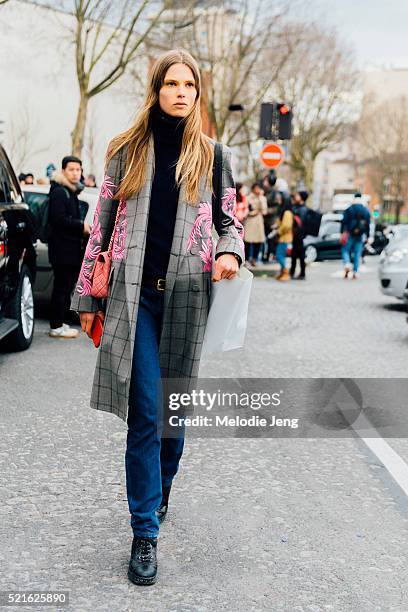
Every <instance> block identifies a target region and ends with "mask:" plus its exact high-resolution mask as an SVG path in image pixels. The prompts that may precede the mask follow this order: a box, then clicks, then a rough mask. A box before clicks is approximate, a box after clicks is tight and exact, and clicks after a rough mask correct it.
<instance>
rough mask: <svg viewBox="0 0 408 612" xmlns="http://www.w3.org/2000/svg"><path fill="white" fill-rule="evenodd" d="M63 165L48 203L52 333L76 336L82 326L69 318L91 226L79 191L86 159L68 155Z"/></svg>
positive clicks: (56, 176)
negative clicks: (83, 216) (74, 326)
mask: <svg viewBox="0 0 408 612" xmlns="http://www.w3.org/2000/svg"><path fill="white" fill-rule="evenodd" d="M61 165H62V170H61V173H54V174H53V176H52V181H51V187H50V197H49V203H48V219H47V224H48V236H47V238H48V258H49V260H50V264H51V266H52V269H53V272H54V285H53V290H52V296H51V305H50V311H51V312H50V331H49V336H50V337H51V338H76V337H77V336H78V335H79V332H78V330H76V329H72V328H71V327H70V326H69V325H68V324H67V323H66V322H65V321H66V320H67V318H68V314H69V310H70V303H71V294H72V292H73V290H74V287H75V284H76V281H77V279H78V274H79V270H80V268H81V263H82V258H83V248H82V240H83V237H84V236H89V234H90V231H91V228H90V226H89V225H88V223H85V222H84V221H82V219H81V217H80V208H79V200H78V193H80V192H81V191H82V189H83V185H82V184H81V183H80V178H81V174H82V162H81V160H80V159H79V158H78V157H75V156H73V155H68V156H66V157H64V158H63V160H62V164H61Z"/></svg>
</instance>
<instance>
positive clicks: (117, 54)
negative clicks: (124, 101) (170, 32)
mask: <svg viewBox="0 0 408 612" xmlns="http://www.w3.org/2000/svg"><path fill="white" fill-rule="evenodd" d="M73 1H74V17H75V33H74V36H75V58H76V73H77V78H78V85H79V94H80V99H79V106H78V112H77V118H76V122H75V127H74V129H73V131H72V135H71V136H72V151H73V153H74V154H75V155H81V152H82V147H83V141H84V134H85V126H86V117H87V110H88V103H89V100H90V99H91V98H93V97H94V96H96V95H98V94H100V93H101V92H102V91H105V90H106V89H108V88H109V87H111V86H112V85H113V84H114V83H116V82H117V81H118V80H119V79H120V78H121V77H122V76H123V74H124V73H125V71H126V69H127V67H128V66H129V65H130V64H131V63H132V62H133V61H134V60H135V58H136V57H137V55H138V53H140V49H141V46H142V45H143V42H144V40H145V39H146V37H147V36H149V34H151V33H152V32H153V30H154V28H155V27H156V26H157V24H158V23H159V20H160V17H161V14H162V12H163V11H164V10H165V9H166V0H162V1H157V2H152V1H149V0H73ZM152 8H154V9H155V10H154V14H152V13H151V10H152ZM147 9H148V10H149V11H150V14H146V10H147Z"/></svg>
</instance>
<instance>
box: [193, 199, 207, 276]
mask: <svg viewBox="0 0 408 612" xmlns="http://www.w3.org/2000/svg"><path fill="white" fill-rule="evenodd" d="M203 225H204V231H205V233H206V234H207V240H204V238H205V236H204V235H203ZM211 227H212V206H211V203H210V202H200V206H199V208H198V214H197V217H196V219H195V221H194V225H193V228H192V230H191V233H190V236H189V237H188V241H187V250H188V251H189V250H190V249H191V247H192V246H193V245H195V244H198V239H199V238H201V248H202V250H201V251H199V253H198V254H199V255H200V257H201V259H202V261H203V262H204V266H203V270H204V272H207V271H211V267H212V239H211Z"/></svg>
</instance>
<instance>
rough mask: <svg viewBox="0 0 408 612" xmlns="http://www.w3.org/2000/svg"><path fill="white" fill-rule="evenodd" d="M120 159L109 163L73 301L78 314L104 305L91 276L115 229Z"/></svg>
mask: <svg viewBox="0 0 408 612" xmlns="http://www.w3.org/2000/svg"><path fill="white" fill-rule="evenodd" d="M118 183H119V157H118V154H116V155H115V156H114V157H113V158H112V159H111V160H110V162H109V165H108V167H107V169H106V173H105V176H104V179H103V182H102V185H101V189H100V193H99V198H98V203H97V205H96V209H95V213H94V218H93V223H92V229H91V233H90V236H89V240H88V244H87V246H86V250H85V255H84V258H83V261H82V266H81V271H80V273H79V277H78V282H77V284H76V287H75V291H74V295H73V297H72V300H71V310H75V311H77V312H96V311H97V310H99V309H100V308H101V301H100V300H98V299H96V298H94V297H93V296H92V295H91V280H90V275H91V272H92V270H93V266H94V264H95V261H96V258H97V256H98V255H99V253H100V251H101V245H102V244H105V245H106V244H107V243H108V242H109V240H107V234H108V233H109V231H110V229H111V228H112V206H113V196H114V195H115V193H116V192H117V190H118Z"/></svg>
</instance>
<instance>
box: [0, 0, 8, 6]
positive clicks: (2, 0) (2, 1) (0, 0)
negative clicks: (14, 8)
mask: <svg viewBox="0 0 408 612" xmlns="http://www.w3.org/2000/svg"><path fill="white" fill-rule="evenodd" d="M6 2H8V0H0V6H1V5H2V4H6Z"/></svg>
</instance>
